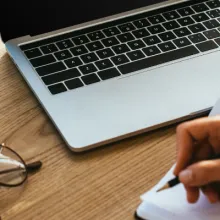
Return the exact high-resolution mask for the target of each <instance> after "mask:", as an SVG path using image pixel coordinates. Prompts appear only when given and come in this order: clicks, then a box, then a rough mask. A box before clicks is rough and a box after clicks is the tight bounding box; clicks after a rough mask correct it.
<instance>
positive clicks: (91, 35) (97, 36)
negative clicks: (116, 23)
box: [88, 31, 105, 41]
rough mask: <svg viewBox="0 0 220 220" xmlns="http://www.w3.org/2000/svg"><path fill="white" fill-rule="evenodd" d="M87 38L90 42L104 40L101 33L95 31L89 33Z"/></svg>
mask: <svg viewBox="0 0 220 220" xmlns="http://www.w3.org/2000/svg"><path fill="white" fill-rule="evenodd" d="M88 37H89V39H90V40H91V41H95V40H100V39H103V38H105V35H104V34H103V33H102V32H101V31H96V32H93V33H89V34H88Z"/></svg>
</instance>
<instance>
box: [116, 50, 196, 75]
mask: <svg viewBox="0 0 220 220" xmlns="http://www.w3.org/2000/svg"><path fill="white" fill-rule="evenodd" d="M198 53H199V51H198V50H197V49H196V48H195V47H194V46H188V47H183V48H180V49H177V50H174V51H170V52H167V53H161V54H159V55H156V56H153V57H147V58H145V59H142V60H137V61H134V62H132V63H127V64H123V65H121V66H119V67H118V69H119V70H120V72H121V73H122V74H128V73H132V72H135V71H138V70H142V69H145V68H149V67H153V66H157V65H160V64H163V63H167V62H170V61H174V60H178V59H181V58H184V57H188V56H191V55H195V54H198Z"/></svg>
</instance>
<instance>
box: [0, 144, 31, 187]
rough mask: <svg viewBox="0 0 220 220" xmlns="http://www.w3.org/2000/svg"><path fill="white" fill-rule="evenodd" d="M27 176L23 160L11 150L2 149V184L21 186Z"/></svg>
mask: <svg viewBox="0 0 220 220" xmlns="http://www.w3.org/2000/svg"><path fill="white" fill-rule="evenodd" d="M26 176H27V171H26V167H25V165H24V163H23V161H22V159H21V158H20V157H19V156H18V155H17V154H16V153H14V152H13V151H12V150H10V149H9V148H5V147H2V148H0V183H1V184H6V185H10V186H13V185H19V184H20V183H22V182H23V181H24V180H25V178H26Z"/></svg>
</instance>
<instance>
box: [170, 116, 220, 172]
mask: <svg viewBox="0 0 220 220" xmlns="http://www.w3.org/2000/svg"><path fill="white" fill-rule="evenodd" d="M216 131H220V117H219V116H217V117H209V118H207V117H205V118H201V119H197V120H193V121H189V122H185V123H182V124H181V125H179V126H178V127H177V133H176V137H177V149H178V154H177V163H176V167H175V169H174V174H175V175H178V174H179V172H180V171H181V170H183V169H184V168H186V167H187V166H188V165H189V164H190V161H191V160H192V157H193V155H194V153H195V146H196V145H195V142H196V143H200V142H202V141H204V140H206V139H208V140H209V139H211V140H212V142H216V141H214V140H213V138H210V137H212V136H213V135H214V139H216V138H219V137H218V135H216ZM217 133H218V132H217ZM219 148H220V147H219ZM219 150H220V149H219Z"/></svg>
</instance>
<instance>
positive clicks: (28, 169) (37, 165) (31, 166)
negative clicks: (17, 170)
mask: <svg viewBox="0 0 220 220" xmlns="http://www.w3.org/2000/svg"><path fill="white" fill-rule="evenodd" d="M3 148H5V149H7V150H9V151H10V152H12V153H13V154H15V155H16V156H17V157H18V158H19V159H20V160H21V162H22V163H23V165H24V169H25V177H24V179H23V180H22V181H21V182H20V183H17V184H7V183H1V182H0V186H3V187H17V186H20V185H22V184H23V183H24V182H25V181H26V180H27V178H28V173H29V172H33V171H36V170H38V169H40V167H41V166H42V162H41V161H36V162H33V163H29V164H26V163H25V161H24V160H23V158H22V157H21V156H20V155H19V154H18V153H17V152H16V151H14V150H13V149H11V148H10V147H7V146H5V145H4V144H3V143H2V144H0V150H1V149H3ZM0 160H1V157H0ZM8 171H9V170H8ZM10 171H13V170H10ZM10 171H9V172H10ZM2 172H3V173H4V170H3V171H2ZM2 172H0V175H1V174H2Z"/></svg>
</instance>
